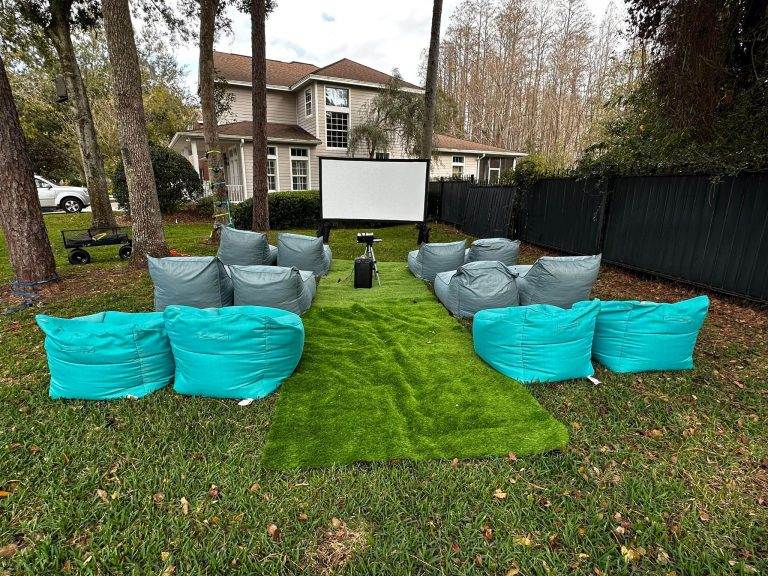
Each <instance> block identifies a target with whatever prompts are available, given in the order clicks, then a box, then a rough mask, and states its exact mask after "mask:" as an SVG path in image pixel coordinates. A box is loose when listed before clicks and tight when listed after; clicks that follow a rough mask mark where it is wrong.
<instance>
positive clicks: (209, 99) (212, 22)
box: [199, 0, 227, 200]
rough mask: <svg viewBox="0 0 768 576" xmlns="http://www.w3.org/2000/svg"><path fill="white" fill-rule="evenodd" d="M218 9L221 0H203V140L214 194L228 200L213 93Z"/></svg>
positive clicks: (201, 40) (209, 179)
mask: <svg viewBox="0 0 768 576" xmlns="http://www.w3.org/2000/svg"><path fill="white" fill-rule="evenodd" d="M218 9H219V0H200V57H199V70H200V72H199V79H200V87H199V90H200V107H201V109H202V116H203V137H204V138H205V147H206V149H207V150H208V152H207V154H206V157H207V159H208V182H209V186H210V187H211V192H213V194H214V195H215V196H216V198H218V199H219V200H224V199H225V198H226V195H227V186H226V182H225V178H224V162H223V156H222V154H221V150H220V149H219V133H218V123H217V119H216V102H215V98H214V93H213V92H214V91H213V86H214V85H213V83H214V69H213V41H214V35H215V30H216V14H217V12H218Z"/></svg>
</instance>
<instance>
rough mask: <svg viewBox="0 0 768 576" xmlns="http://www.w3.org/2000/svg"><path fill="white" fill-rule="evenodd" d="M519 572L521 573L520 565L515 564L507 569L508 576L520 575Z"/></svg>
mask: <svg viewBox="0 0 768 576" xmlns="http://www.w3.org/2000/svg"><path fill="white" fill-rule="evenodd" d="M518 574H520V567H519V566H517V565H514V566H512V567H511V568H510V569H509V570H507V574H506V576H518Z"/></svg>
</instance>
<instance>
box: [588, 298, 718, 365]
mask: <svg viewBox="0 0 768 576" xmlns="http://www.w3.org/2000/svg"><path fill="white" fill-rule="evenodd" d="M708 309H709V298H708V297H707V296H698V297H696V298H691V299H690V300H683V301H682V302H677V303H676V304H660V303H656V302H638V301H634V300H630V301H608V302H602V303H601V307H600V314H598V316H597V324H596V325H595V338H594V341H593V342H592V357H593V358H594V359H595V360H597V361H598V362H600V364H602V365H603V366H605V367H606V368H609V369H611V370H613V371H614V372H646V371H653V370H690V369H691V368H693V349H694V347H695V346H696V339H697V337H698V335H699V330H700V329H701V326H702V325H703V324H704V319H705V318H706V317H707V311H708Z"/></svg>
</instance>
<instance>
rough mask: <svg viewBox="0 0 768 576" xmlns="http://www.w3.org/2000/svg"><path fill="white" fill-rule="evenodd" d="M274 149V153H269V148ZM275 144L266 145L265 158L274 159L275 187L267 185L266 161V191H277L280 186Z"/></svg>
mask: <svg viewBox="0 0 768 576" xmlns="http://www.w3.org/2000/svg"><path fill="white" fill-rule="evenodd" d="M270 148H272V149H274V151H275V153H274V154H270V153H269V149H270ZM277 154H278V152H277V146H272V145H268V146H267V160H274V161H275V174H274V176H275V188H274V189H271V188H270V187H269V162H267V192H277V190H278V189H279V188H280V163H279V162H278V161H277Z"/></svg>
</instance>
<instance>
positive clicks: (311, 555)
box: [305, 518, 369, 574]
mask: <svg viewBox="0 0 768 576" xmlns="http://www.w3.org/2000/svg"><path fill="white" fill-rule="evenodd" d="M331 524H332V525H331V527H330V528H323V529H320V530H318V537H317V544H316V545H315V546H314V547H313V548H310V549H308V550H307V551H306V554H305V556H306V559H307V563H308V564H309V567H310V569H311V570H312V571H314V572H316V573H318V574H333V573H334V572H335V571H336V570H340V569H342V568H344V566H346V565H347V564H348V563H349V562H350V561H351V560H352V559H353V558H354V557H355V556H356V555H359V554H361V553H362V552H363V551H364V550H365V548H366V546H367V544H368V537H369V536H368V534H369V529H368V527H367V526H366V525H365V524H357V525H356V526H355V527H354V528H351V527H349V526H347V524H346V522H343V521H342V520H339V519H338V518H334V519H333V520H332V523H331Z"/></svg>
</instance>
